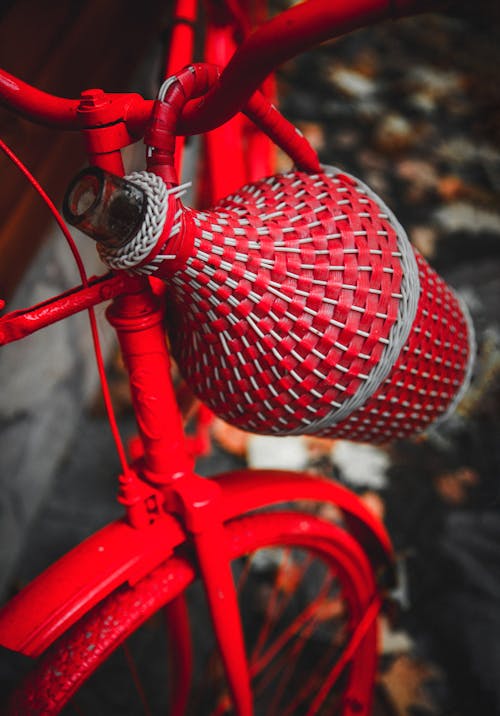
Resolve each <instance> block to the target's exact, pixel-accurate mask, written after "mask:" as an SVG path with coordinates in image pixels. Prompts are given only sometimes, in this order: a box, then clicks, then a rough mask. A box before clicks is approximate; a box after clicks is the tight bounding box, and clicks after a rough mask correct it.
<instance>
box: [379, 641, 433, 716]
mask: <svg viewBox="0 0 500 716" xmlns="http://www.w3.org/2000/svg"><path fill="white" fill-rule="evenodd" d="M437 676H438V672H437V669H436V668H435V667H434V666H432V665H431V664H428V663H425V662H424V661H421V660H419V659H415V658H413V657H411V656H408V655H407V654H403V655H401V656H398V657H397V658H396V659H395V660H394V661H393V662H392V664H391V666H390V667H389V669H388V670H387V671H386V672H385V673H384V674H382V675H381V676H380V677H379V680H380V683H381V684H382V686H383V687H384V689H385V691H386V693H387V695H388V698H389V700H390V702H391V705H392V706H393V707H394V711H395V713H396V714H397V716H411V713H412V708H415V707H420V708H422V709H425V710H427V711H428V712H429V714H437V713H438V712H437V708H436V705H435V704H434V703H433V702H432V700H431V698H430V696H429V694H428V693H426V684H427V683H428V682H429V681H432V680H433V679H435V678H436V677H437Z"/></svg>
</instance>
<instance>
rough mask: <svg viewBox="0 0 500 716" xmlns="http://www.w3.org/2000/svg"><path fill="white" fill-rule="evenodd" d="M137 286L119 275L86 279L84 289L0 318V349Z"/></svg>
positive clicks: (134, 281)
mask: <svg viewBox="0 0 500 716" xmlns="http://www.w3.org/2000/svg"><path fill="white" fill-rule="evenodd" d="M140 283H141V281H140V280H139V281H138V280H137V279H133V278H131V277H129V276H127V275H125V274H123V273H120V274H106V275H105V276H98V277H93V278H91V279H89V283H88V285H87V286H77V287H76V288H72V289H70V290H69V291H66V292H65V293H62V294H60V295H59V296H55V297H54V298H50V299H48V300H47V301H43V302H42V303H38V304H37V305H36V306H31V308H27V309H19V310H18V311H10V312H9V313H6V314H5V315H4V316H2V317H0V345H6V344H7V343H12V341H18V340H20V339H21V338H25V337H26V336H29V335H31V333H34V332H35V331H39V330H40V329H42V328H46V327H47V326H50V325H52V324H53V323H57V322H58V321H62V320H64V319H65V318H68V317H69V316H73V315H74V314H75V313H79V312H80V311H85V310H86V309H88V308H90V307H91V306H97V305H98V304H99V303H102V302H103V301H109V300H110V299H111V298H114V297H115V296H119V295H121V294H123V293H124V292H126V290H127V287H129V288H130V289H132V290H134V288H135V287H136V286H137V285H140Z"/></svg>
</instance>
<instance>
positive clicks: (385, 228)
mask: <svg viewBox="0 0 500 716" xmlns="http://www.w3.org/2000/svg"><path fill="white" fill-rule="evenodd" d="M155 180H156V179H155ZM168 201H170V202H172V201H173V204H171V205H170V208H169V212H170V214H171V216H172V217H173V218H172V219H171V221H170V223H169V226H168V228H167V229H165V228H163V229H162V231H163V233H161V232H160V233H161V239H160V240H158V239H157V238H155V239H154V242H153V243H154V246H153V244H152V248H151V251H149V253H148V251H146V252H145V253H146V254H147V255H146V258H142V259H141V261H140V263H137V262H136V263H135V264H134V266H130V265H128V266H127V268H129V269H130V268H132V270H135V271H138V272H142V273H150V274H151V273H153V274H154V275H155V276H158V277H162V278H164V279H165V280H167V281H168V284H169V286H170V293H171V300H172V308H171V317H170V319H169V320H170V336H171V340H172V345H173V349H174V354H175V357H176V359H177V361H178V363H179V365H180V366H181V370H182V372H183V373H184V376H185V378H186V380H187V381H188V382H189V384H190V385H191V387H192V388H193V390H194V391H195V392H196V393H197V395H198V396H199V397H200V398H201V399H202V400H203V401H204V402H205V403H207V404H208V405H209V406H210V408H211V409H212V410H213V411H214V412H215V413H216V414H217V415H219V416H220V417H222V418H224V419H225V420H227V421H228V422H230V423H232V424H234V425H236V426H238V427H240V428H243V429H245V430H249V431H253V432H258V433H268V434H274V435H290V434H301V433H306V434H315V435H320V436H336V437H345V438H349V439H351V440H363V441H372V442H383V441H386V440H389V439H392V438H401V437H406V436H408V435H410V434H413V433H415V432H419V431H422V430H424V429H426V428H427V427H428V426H429V425H430V424H431V423H432V422H434V421H435V420H436V419H437V418H439V417H442V416H443V415H445V414H446V413H447V412H449V411H450V410H451V409H452V408H453V407H454V405H455V404H456V402H457V401H458V399H459V397H460V395H461V393H462V391H463V390H464V386H465V384H466V383H467V381H468V378H469V375H470V372H471V365H472V357H473V353H474V351H473V347H472V346H473V335H472V329H471V326H470V322H469V320H468V318H467V316H466V315H465V313H464V309H463V307H462V306H461V305H460V303H459V301H458V299H457V297H456V296H455V295H454V293H453V292H452V291H451V290H450V288H449V287H448V286H447V285H446V284H445V283H444V281H443V280H442V279H441V278H439V277H438V276H437V275H436V273H435V272H434V271H433V270H432V269H431V268H430V267H429V266H428V265H427V264H426V262H425V261H424V260H423V258H422V257H421V256H419V254H418V253H417V252H416V251H415V250H414V249H413V248H412V246H411V245H410V243H409V241H408V239H407V236H406V234H405V232H404V230H403V229H402V227H401V226H400V224H399V223H398V222H397V220H396V219H395V217H394V215H393V214H392V212H391V211H390V210H389V209H388V208H387V207H386V206H385V204H384V203H383V202H382V201H381V199H379V198H378V197H377V196H376V195H375V194H374V193H373V192H372V191H371V190H370V189H368V187H366V186H365V185H364V184H363V183H362V182H360V181H359V180H357V179H354V178H353V177H351V176H349V175H347V174H345V173H342V172H341V171H339V170H338V169H335V168H333V167H324V173H322V174H316V175H308V174H305V173H301V172H291V173H289V174H284V175H277V176H273V177H270V178H268V179H265V180H262V181H260V182H257V183H255V184H252V185H248V186H245V187H243V188H242V189H241V190H239V191H238V192H237V193H236V194H233V195H231V196H229V197H227V198H226V199H224V200H222V201H221V202H220V203H219V204H218V205H217V206H215V207H213V208H212V209H210V210H207V211H194V210H192V209H189V208H186V207H184V206H183V205H182V204H181V202H180V200H179V199H178V198H175V200H174V198H173V197H172V196H169V197H168ZM163 220H164V219H163ZM167 221H168V220H167ZM162 226H163V225H162ZM157 235H158V229H157V230H156V236H157ZM142 254H144V251H143V252H142ZM105 258H106V257H105ZM108 259H109V257H108ZM115 265H116V264H115Z"/></svg>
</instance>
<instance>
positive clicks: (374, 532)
mask: <svg viewBox="0 0 500 716" xmlns="http://www.w3.org/2000/svg"><path fill="white" fill-rule="evenodd" d="M214 479H216V480H217V482H218V484H219V485H220V486H221V488H222V501H223V502H222V504H223V518H224V520H228V519H232V518H233V517H236V516H238V515H241V514H243V513H245V512H249V511H250V510H255V509H259V508H262V507H266V506H268V505H272V504H279V503H283V502H292V503H293V502H297V501H303V500H304V501H312V502H326V503H328V504H331V505H333V506H334V507H336V508H337V509H338V510H340V511H341V513H342V517H343V522H344V523H345V527H346V528H347V531H348V532H349V533H350V534H351V535H352V536H353V537H354V538H355V539H356V540H357V541H358V542H359V543H360V544H361V546H362V548H363V549H364V550H365V552H366V553H367V555H368V557H369V559H370V562H371V564H372V567H373V569H374V572H375V575H376V578H377V581H378V583H379V585H380V586H382V587H383V588H387V589H390V588H392V587H393V586H394V585H395V581H396V580H395V571H394V570H395V564H394V552H393V549H392V545H391V541H390V539H389V536H388V534H387V532H386V530H385V528H384V526H383V525H382V523H381V522H380V521H379V520H378V519H377V518H376V517H375V516H374V515H373V514H372V513H371V512H370V511H369V510H368V509H367V508H366V507H365V506H364V505H363V503H362V502H361V500H360V499H359V497H357V496H356V495H355V494H354V493H352V492H351V491H350V490H348V489H346V488H345V487H342V485H339V484H338V483H336V482H334V481H333V480H327V479H325V478H320V477H317V476H311V475H307V474H304V473H296V472H287V471H281V470H237V471H232V472H228V473H224V474H222V475H219V476H218V477H216V478H214Z"/></svg>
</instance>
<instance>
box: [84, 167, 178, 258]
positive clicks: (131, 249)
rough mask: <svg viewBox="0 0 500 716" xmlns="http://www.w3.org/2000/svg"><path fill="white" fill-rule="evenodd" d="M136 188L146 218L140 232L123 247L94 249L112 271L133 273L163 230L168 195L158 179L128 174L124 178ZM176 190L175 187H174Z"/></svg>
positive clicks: (133, 173)
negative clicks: (140, 193) (141, 196)
mask: <svg viewBox="0 0 500 716" xmlns="http://www.w3.org/2000/svg"><path fill="white" fill-rule="evenodd" d="M125 179H127V180H128V181H130V182H132V184H136V185H137V186H139V187H140V188H141V189H142V190H143V191H144V192H145V194H146V198H147V201H146V214H145V216H144V220H143V222H142V225H141V228H140V229H139V231H138V232H137V234H136V235H135V236H134V238H133V239H132V240H131V241H129V242H128V243H127V244H125V246H120V247H119V248H109V247H106V246H103V245H102V244H99V245H98V251H99V255H100V257H101V259H102V261H104V263H105V264H106V265H107V266H109V267H110V268H112V269H125V270H130V269H133V268H134V266H136V265H137V264H139V263H141V261H143V260H144V259H145V258H146V257H147V256H148V254H149V253H151V251H152V250H153V248H154V247H155V246H156V244H157V242H158V240H159V239H160V236H161V235H162V232H163V227H164V226H165V219H166V216H167V203H168V196H169V194H171V193H173V192H172V191H169V190H167V187H166V185H165V182H164V181H163V179H161V177H159V176H156V174H152V173H151V172H132V173H131V174H127V176H126V177H125ZM175 189H177V187H175Z"/></svg>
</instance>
